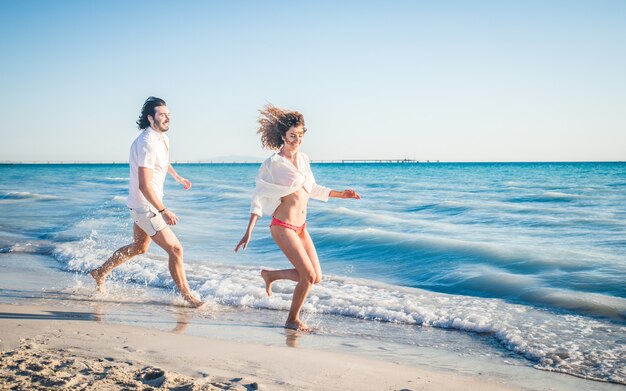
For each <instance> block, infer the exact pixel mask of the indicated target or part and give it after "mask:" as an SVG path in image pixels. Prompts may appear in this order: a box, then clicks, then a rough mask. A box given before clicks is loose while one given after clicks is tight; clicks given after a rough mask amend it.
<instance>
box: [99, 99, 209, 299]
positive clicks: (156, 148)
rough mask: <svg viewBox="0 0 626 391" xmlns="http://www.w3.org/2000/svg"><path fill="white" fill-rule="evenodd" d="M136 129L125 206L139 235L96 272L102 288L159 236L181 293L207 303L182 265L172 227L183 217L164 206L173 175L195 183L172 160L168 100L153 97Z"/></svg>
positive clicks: (186, 185) (188, 185)
mask: <svg viewBox="0 0 626 391" xmlns="http://www.w3.org/2000/svg"><path fill="white" fill-rule="evenodd" d="M137 127H138V128H139V130H142V132H141V134H140V135H139V137H137V138H136V139H135V141H134V142H133V144H132V145H131V147H130V159H129V165H130V188H129V191H128V199H127V200H126V205H127V206H128V207H129V208H130V214H131V216H132V218H133V220H134V221H135V224H134V225H133V231H134V239H133V242H132V243H131V244H129V245H127V246H124V247H122V248H119V249H118V250H117V251H115V252H114V253H113V255H112V256H111V258H109V259H108V260H107V261H106V262H105V263H104V264H103V265H102V266H100V267H99V268H97V269H94V270H92V271H91V273H90V274H91V276H92V277H93V278H94V279H95V280H96V285H97V287H98V290H99V291H100V292H105V287H104V282H105V280H106V278H107V276H108V275H109V273H111V271H112V270H113V269H114V268H115V267H117V266H119V265H121V264H122V263H124V262H126V261H128V260H129V259H131V258H132V257H134V256H135V255H139V254H143V253H145V252H146V251H147V250H148V246H149V245H150V243H151V242H152V241H153V240H154V242H155V243H156V244H158V245H159V246H160V247H161V248H162V249H164V250H165V251H166V252H167V254H168V255H169V269H170V274H171V275H172V278H173V279H174V282H175V283H176V287H177V288H178V291H179V292H180V294H181V295H182V297H183V298H184V299H185V300H186V301H187V302H188V303H189V304H190V305H191V306H193V307H200V306H202V305H203V304H204V303H203V302H202V301H200V300H198V299H196V298H195V297H194V296H193V295H192V294H191V291H190V289H189V285H188V284H187V277H185V269H184V267H183V247H182V246H181V244H180V242H179V241H178V238H177V237H176V235H174V232H173V231H172V230H171V229H170V228H169V227H168V226H169V225H176V223H177V222H178V217H177V216H176V215H175V214H174V212H172V211H171V210H169V209H167V208H166V207H165V204H163V184H164V183H165V176H166V174H167V173H169V174H170V175H171V176H172V177H173V178H174V179H175V180H176V182H178V183H180V184H182V185H183V187H184V189H185V190H188V189H189V188H191V182H190V181H188V180H187V179H185V178H183V177H181V176H180V175H178V173H177V172H176V170H174V167H172V165H171V164H170V162H169V139H168V137H167V135H166V134H165V133H166V132H167V131H168V130H169V128H170V113H169V110H168V108H167V105H166V104H165V101H164V100H163V99H160V98H155V97H153V96H151V97H149V98H148V99H147V100H146V102H145V103H144V104H143V108H142V109H141V115H140V117H139V119H138V120H137Z"/></svg>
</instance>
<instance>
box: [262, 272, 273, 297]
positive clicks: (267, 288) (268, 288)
mask: <svg viewBox="0 0 626 391" xmlns="http://www.w3.org/2000/svg"><path fill="white" fill-rule="evenodd" d="M261 277H263V280H264V281H265V293H267V295H268V296H271V295H272V280H270V276H269V270H265V269H263V270H261Z"/></svg>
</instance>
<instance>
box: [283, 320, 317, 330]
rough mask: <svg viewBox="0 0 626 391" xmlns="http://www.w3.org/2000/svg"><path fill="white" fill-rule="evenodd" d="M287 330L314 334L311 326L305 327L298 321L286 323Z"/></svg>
mask: <svg viewBox="0 0 626 391" xmlns="http://www.w3.org/2000/svg"><path fill="white" fill-rule="evenodd" d="M285 328H286V329H289V330H296V331H303V332H305V333H312V332H313V329H312V328H310V327H309V326H307V325H305V324H304V323H302V322H301V321H299V320H297V321H295V322H287V323H285Z"/></svg>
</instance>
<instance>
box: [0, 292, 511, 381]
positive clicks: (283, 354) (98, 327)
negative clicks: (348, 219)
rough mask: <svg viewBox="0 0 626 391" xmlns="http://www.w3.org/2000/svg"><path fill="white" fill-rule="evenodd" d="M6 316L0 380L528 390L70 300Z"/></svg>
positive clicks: (12, 308)
mask: <svg viewBox="0 0 626 391" xmlns="http://www.w3.org/2000/svg"><path fill="white" fill-rule="evenodd" d="M0 324H2V327H1V330H2V331H0V347H1V350H2V351H3V352H2V355H1V357H2V365H1V366H0V374H1V375H2V376H0V386H3V387H7V388H10V387H13V386H16V385H21V386H32V387H44V388H45V387H52V386H54V387H59V386H63V387H69V388H72V387H78V386H79V385H80V384H82V385H85V384H91V385H92V386H94V387H99V386H109V387H114V388H115V387H120V388H121V387H122V386H124V385H125V386H140V385H144V386H157V387H158V385H159V384H158V383H159V382H160V384H161V386H163V387H166V386H167V387H175V386H183V385H189V384H193V385H194V386H203V387H209V388H207V389H212V388H210V387H216V389H242V390H248V389H267V390H283V389H284V390H293V389H297V390H299V389H311V390H315V389H324V390H350V389H355V390H357V389H358V390H383V389H389V390H391V389H393V390H399V389H421V388H428V389H438V390H457V389H459V388H461V387H468V386H469V387H470V389H481V390H520V389H522V388H520V387H517V386H513V385H510V384H506V383H505V382H504V381H503V380H502V379H496V378H485V377H482V376H481V375H480V374H479V375H475V374H474V375H471V374H460V373H454V372H453V371H434V370H431V369H424V368H417V367H412V366H407V365H403V364H400V363H390V362H387V361H382V360H374V359H369V358H365V357H361V356H355V355H347V354H344V353H341V352H328V351H321V350H313V349H306V348H299V349H293V348H290V347H287V346H285V347H277V346H270V345H264V344H253V343H240V342H233V341H223V340H214V339H209V338H204V337H197V336H193V335H186V334H178V333H177V332H176V331H172V332H165V331H159V330H155V329H151V328H145V327H138V326H131V325H123V324H113V323H108V322H102V321H99V320H98V317H97V315H96V314H94V313H91V312H88V311H82V310H74V311H68V309H67V308H66V307H55V306H38V305H16V304H0ZM20 360H22V361H21V364H20V365H13V366H12V365H11V363H13V364H15V363H16V362H20ZM63 363H65V364H63ZM61 367H62V369H63V370H60V369H59V368H61ZM109 373H110V375H109ZM320 375H322V376H320ZM29 382H30V383H29ZM219 387H222V388H219Z"/></svg>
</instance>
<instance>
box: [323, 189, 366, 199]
mask: <svg viewBox="0 0 626 391" xmlns="http://www.w3.org/2000/svg"><path fill="white" fill-rule="evenodd" d="M328 196H329V197H331V198H354V199H357V200H360V199H361V196H360V195H358V194H357V192H356V191H354V190H352V189H346V190H344V191H337V190H331V191H330V193H329V194H328Z"/></svg>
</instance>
